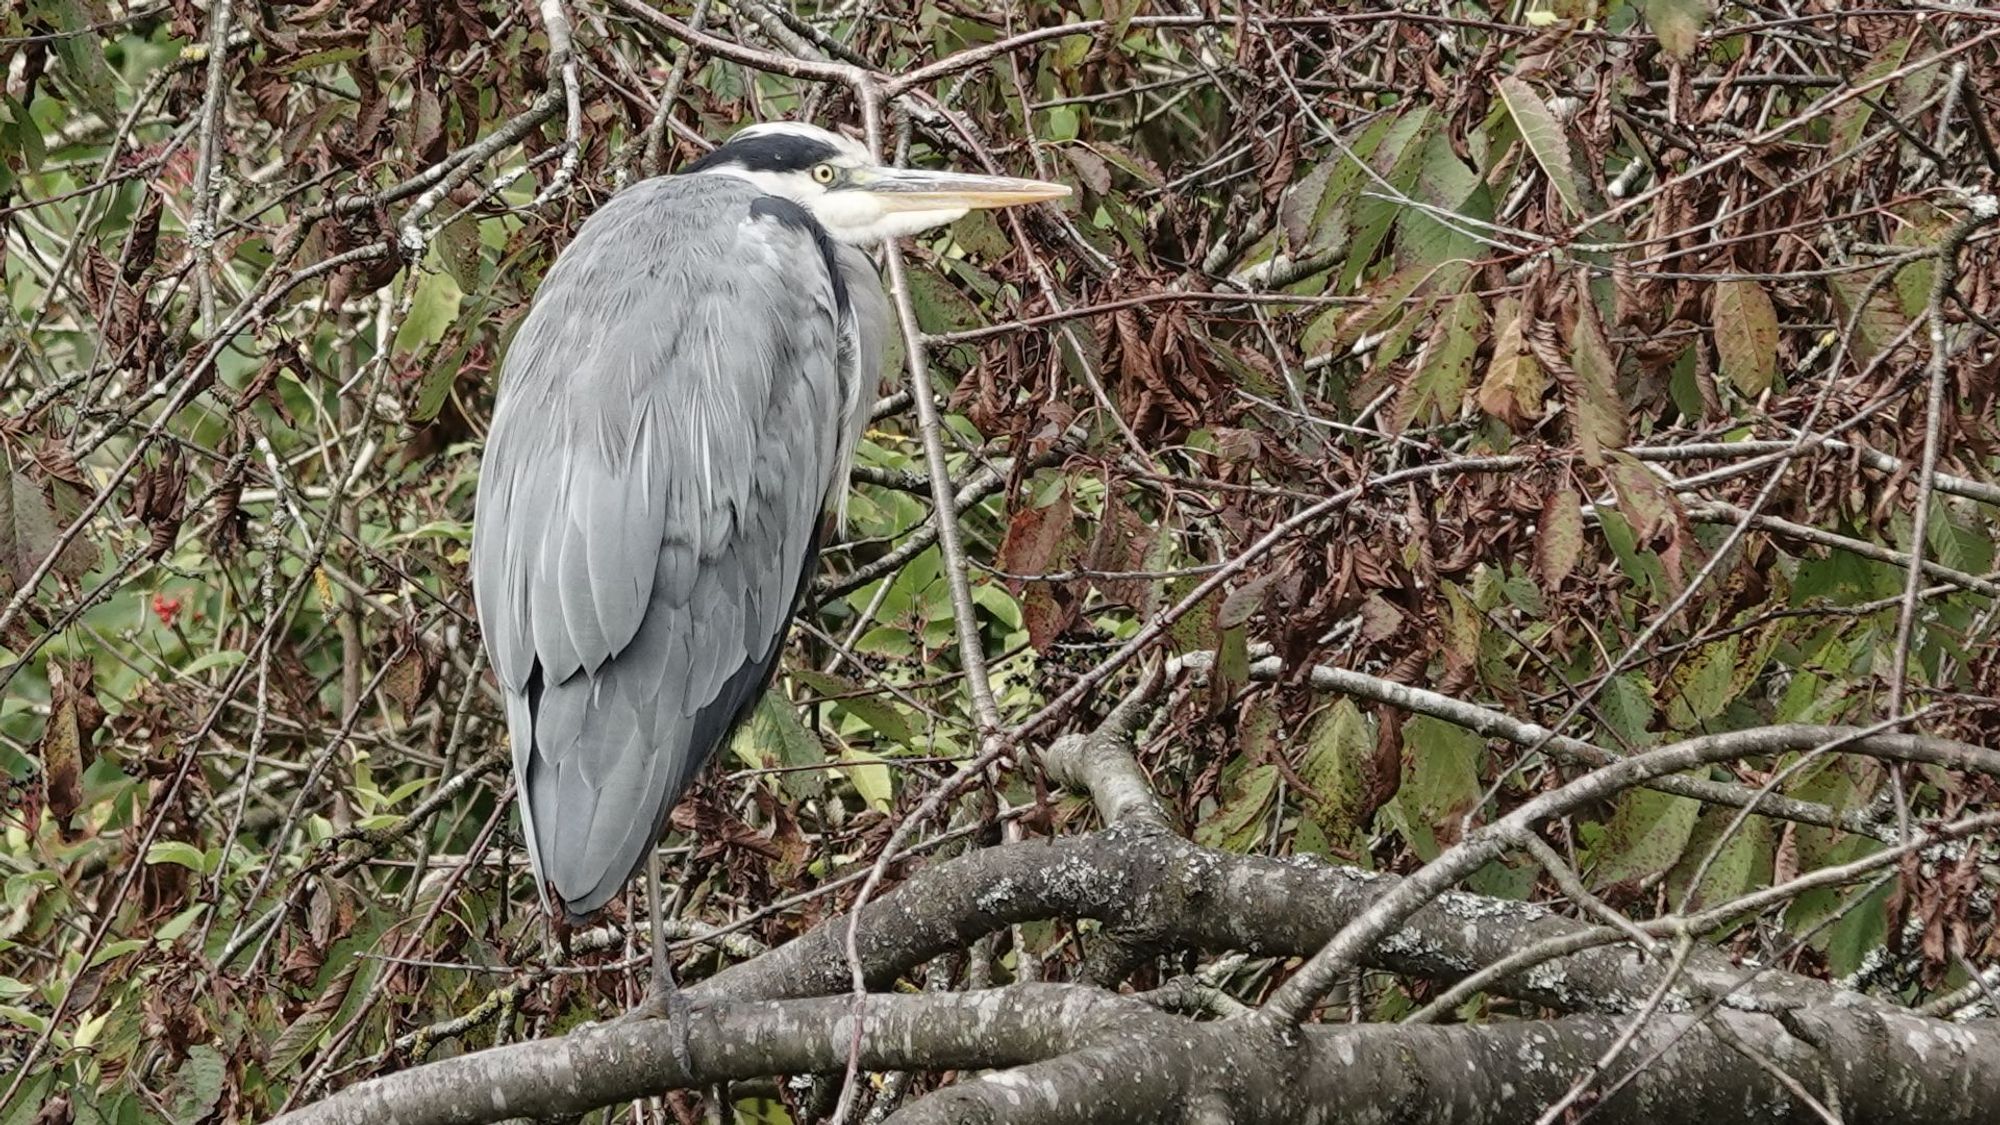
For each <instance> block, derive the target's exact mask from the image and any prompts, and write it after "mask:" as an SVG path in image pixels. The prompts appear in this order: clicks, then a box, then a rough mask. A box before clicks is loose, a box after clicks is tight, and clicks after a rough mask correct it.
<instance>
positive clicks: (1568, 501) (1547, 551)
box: [1535, 488, 1583, 594]
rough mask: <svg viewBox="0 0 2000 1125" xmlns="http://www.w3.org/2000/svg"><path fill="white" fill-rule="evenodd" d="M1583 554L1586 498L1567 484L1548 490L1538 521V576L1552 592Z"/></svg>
mask: <svg viewBox="0 0 2000 1125" xmlns="http://www.w3.org/2000/svg"><path fill="white" fill-rule="evenodd" d="M1582 555H1583V501H1582V499H1581V498H1580V497H1578V496H1577V494H1576V493H1575V492H1574V491H1573V490H1571V489H1567V488H1559V489H1557V490H1556V491H1554V492H1552V493H1550V494H1549V499H1548V502H1547V503H1545V504H1543V505H1542V512H1541V516H1540V517H1539V518H1538V519H1537V520H1536V521H1535V578H1536V579H1537V580H1538V581H1540V582H1541V584H1542V591H1543V592H1544V593H1549V594H1553V593H1555V592H1556V590H1557V588H1559V587H1560V586H1561V585H1562V582H1563V579H1565V578H1567V577H1569V575H1570V572H1571V571H1573V570H1575V569H1576V563H1577V560H1578V559H1579V558H1581V557H1582Z"/></svg>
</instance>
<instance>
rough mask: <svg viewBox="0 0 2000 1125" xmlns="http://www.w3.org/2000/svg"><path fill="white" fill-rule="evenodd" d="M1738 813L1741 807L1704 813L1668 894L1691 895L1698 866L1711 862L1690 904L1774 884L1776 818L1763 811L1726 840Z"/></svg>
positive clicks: (1725, 899) (1671, 876)
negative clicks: (1711, 853) (1769, 818)
mask: <svg viewBox="0 0 2000 1125" xmlns="http://www.w3.org/2000/svg"><path fill="white" fill-rule="evenodd" d="M1738 815H1739V814H1738V810H1736V809H1709V810H1708V811H1707V812H1704V813H1702V814H1701V819H1700V820H1699V821H1698V822H1697V823H1696V824H1695V830H1694V832H1693V833H1692V834H1690V835H1689V837H1688V845H1687V850H1686V851H1684V852H1683V853H1682V854H1681V861H1680V863H1678V864H1676V865H1675V867H1674V870H1673V871H1672V873H1670V874H1669V875H1668V876H1667V893H1668V894H1669V895H1671V896H1673V898H1674V899H1675V900H1676V901H1678V900H1679V899H1680V898H1681V897H1682V896H1683V895H1685V894H1687V892H1688V885H1689V884H1690V883H1691V882H1692V881H1693V879H1694V875H1695V871H1696V870H1697V869H1698V868H1700V867H1701V865H1702V864H1703V863H1708V872H1707V874H1706V875H1705V876H1704V877H1703V878H1702V881H1701V885H1700V886H1699V887H1696V888H1695V889H1694V897H1693V899H1692V900H1691V901H1690V903H1689V909H1693V910H1700V909H1702V908H1704V907H1710V906H1716V905H1719V904H1721V903H1725V902H1728V901H1730V900H1731V899H1735V898H1739V897H1741V896H1742V895H1744V894H1746V893H1748V892H1749V891H1751V890H1753V889H1755V888H1757V887H1762V886H1767V885H1769V883H1770V880H1771V859H1772V854H1773V842H1774V840H1775V833H1774V832H1773V831H1772V827H1771V822H1770V821H1769V820H1768V819H1766V818H1764V817H1761V816H1754V815H1753V816H1749V817H1745V818H1744V820H1743V823H1742V824H1741V825H1739V826H1738V827H1737V828H1736V830H1735V831H1734V832H1733V833H1731V834H1730V836H1729V837H1728V839H1726V840H1725V839H1723V837H1722V833H1723V832H1725V831H1727V830H1728V828H1729V826H1730V825H1731V824H1733V823H1735V821H1736V818H1737V816H1738ZM1718 845H1719V850H1718ZM1710 852H1714V853H1715V858H1714V860H1713V861H1710V860H1709V853H1710Z"/></svg>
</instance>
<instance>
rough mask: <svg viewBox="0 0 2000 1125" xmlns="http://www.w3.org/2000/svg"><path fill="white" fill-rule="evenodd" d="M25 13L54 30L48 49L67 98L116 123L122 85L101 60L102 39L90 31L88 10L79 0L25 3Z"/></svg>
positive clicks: (103, 60) (109, 67) (92, 21)
mask: <svg viewBox="0 0 2000 1125" xmlns="http://www.w3.org/2000/svg"><path fill="white" fill-rule="evenodd" d="M28 12H29V14H30V16H31V17H32V18H34V19H37V20H40V21H42V22H44V23H47V24H49V25H50V26H51V27H53V28H54V29H55V30H56V32H57V35H56V37H55V39H54V40H53V41H52V42H51V44H50V46H51V47H53V48H54V49H55V55H56V59H57V61H58V62H60V63H61V64H62V65H61V67H60V68H58V70H57V71H56V73H57V74H58V75H60V76H61V78H62V79H63V86H64V87H65V88H66V89H67V90H68V91H69V93H70V95H71V96H72V97H75V98H76V99H78V100H80V101H82V102H83V104H84V105H87V106H89V107H90V109H91V110H92V111H93V112H95V113H96V114H97V115H98V116H99V117H102V118H103V119H104V120H105V121H106V122H107V123H115V122H116V121H118V120H119V112H118V92H119V90H120V89H121V88H122V87H123V83H121V82H119V81H118V75H117V74H115V73H113V72H112V70H111V64H110V63H108V62H106V61H105V59H104V42H105V37H104V36H102V35H100V34H98V33H97V32H96V31H93V30H91V25H92V24H94V23H95V22H96V17H95V16H94V15H93V14H92V13H91V11H90V9H89V8H87V7H85V6H84V4H83V3H82V0H28Z"/></svg>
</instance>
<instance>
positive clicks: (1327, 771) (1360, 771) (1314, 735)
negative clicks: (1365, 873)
mask: <svg viewBox="0 0 2000 1125" xmlns="http://www.w3.org/2000/svg"><path fill="white" fill-rule="evenodd" d="M1374 757H1375V730H1374V726H1373V724H1371V723H1370V722H1369V721H1368V719H1367V717H1366V716H1364V715H1362V714H1361V710H1360V708H1358V707H1356V706H1355V705H1354V701H1353V700H1351V699H1347V698H1344V697H1343V698H1341V699H1338V700H1335V701H1334V703H1333V705H1332V706H1331V707H1328V708H1327V709H1326V710H1324V711H1321V712H1320V714H1319V717H1318V718H1316V719H1314V720H1313V724H1312V727H1311V728H1310V729H1309V730H1308V731H1307V733H1306V737H1305V739H1304V752H1303V753H1302V755H1301V756H1300V758H1299V766H1298V769H1299V780H1301V781H1303V782H1305V784H1306V785H1307V786H1308V787H1309V788H1310V789H1311V790H1312V793H1311V795H1310V797H1309V798H1308V801H1307V804H1308V808H1307V810H1306V811H1307V814H1308V815H1309V816H1311V818H1312V820H1313V823H1314V824H1316V825H1318V826H1319V830H1320V832H1321V833H1322V834H1323V835H1324V836H1325V837H1326V838H1327V840H1328V841H1329V842H1330V843H1332V844H1334V845H1335V846H1336V847H1337V846H1339V845H1343V844H1348V843H1350V842H1352V841H1354V840H1356V839H1357V838H1358V837H1359V836H1360V834H1361V833H1362V832H1364V831H1365V830H1366V829H1367V827H1368V826H1367V825H1365V824H1362V823H1360V821H1361V817H1362V815H1363V813H1364V806H1365V805H1366V803H1367V798H1368V768H1369V763H1370V762H1371V761H1373V759H1374Z"/></svg>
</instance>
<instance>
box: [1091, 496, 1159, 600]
mask: <svg viewBox="0 0 2000 1125" xmlns="http://www.w3.org/2000/svg"><path fill="white" fill-rule="evenodd" d="M1157 536H1158V532H1157V531H1156V530H1155V529H1154V527H1153V526H1152V525H1151V524H1149V523H1147V522H1146V520H1145V518H1144V517H1142V516H1141V515H1140V514H1139V513H1138V512H1135V511H1133V510H1132V508H1131V506H1130V505H1128V504H1126V503H1125V502H1124V501H1123V500H1122V499H1120V498H1119V497H1118V495H1117V494H1116V493H1113V494H1112V495H1111V497H1110V498H1109V499H1107V500H1106V501H1105V504H1104V514H1103V515H1102V516H1101V517H1100V518H1099V519H1098V521H1097V531H1096V534H1095V535H1093V536H1092V537H1091V540H1090V548H1089V550H1088V551H1086V552H1085V554H1084V561H1085V562H1086V563H1087V564H1088V565H1089V567H1090V569H1092V570H1097V571H1110V572H1114V573H1117V572H1124V573H1129V572H1133V571H1140V570H1144V569H1146V556H1147V555H1149V554H1150V553H1151V552H1152V549H1153V543H1154V540H1155V539H1156V538H1157ZM1092 584H1093V585H1095V586H1096V587H1097V591H1098V593H1100V594H1102V595H1104V597H1105V599H1106V600H1108V601H1112V602H1119V603H1122V604H1124V605H1127V606H1131V607H1133V608H1134V609H1138V608H1141V607H1143V606H1144V605H1145V604H1146V594H1147V590H1148V587H1149V585H1150V583H1149V582H1148V581H1147V580H1146V579H1144V578H1096V579H1092Z"/></svg>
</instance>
